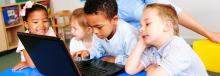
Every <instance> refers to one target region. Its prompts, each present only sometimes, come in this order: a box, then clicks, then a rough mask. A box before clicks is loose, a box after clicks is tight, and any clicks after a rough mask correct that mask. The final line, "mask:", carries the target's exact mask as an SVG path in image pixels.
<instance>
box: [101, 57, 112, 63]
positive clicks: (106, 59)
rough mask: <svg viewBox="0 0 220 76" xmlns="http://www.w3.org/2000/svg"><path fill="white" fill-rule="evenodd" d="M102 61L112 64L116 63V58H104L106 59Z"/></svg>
mask: <svg viewBox="0 0 220 76" xmlns="http://www.w3.org/2000/svg"><path fill="white" fill-rule="evenodd" d="M102 60H103V61H107V62H111V63H115V57H114V56H110V57H104V58H102Z"/></svg>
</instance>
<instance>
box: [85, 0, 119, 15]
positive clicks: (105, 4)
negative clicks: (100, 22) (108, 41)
mask: <svg viewBox="0 0 220 76" xmlns="http://www.w3.org/2000/svg"><path fill="white" fill-rule="evenodd" d="M84 11H85V14H98V13H99V12H103V13H104V15H105V16H106V17H107V18H108V19H112V18H113V17H114V16H115V15H117V13H118V5H117V3H116V0H86V3H85V6H84Z"/></svg>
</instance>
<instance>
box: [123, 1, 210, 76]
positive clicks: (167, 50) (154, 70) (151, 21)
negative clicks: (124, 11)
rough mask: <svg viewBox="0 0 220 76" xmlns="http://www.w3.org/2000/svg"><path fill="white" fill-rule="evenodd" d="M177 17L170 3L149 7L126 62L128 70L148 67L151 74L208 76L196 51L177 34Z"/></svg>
mask: <svg viewBox="0 0 220 76" xmlns="http://www.w3.org/2000/svg"><path fill="white" fill-rule="evenodd" d="M177 19H178V18H177V14H176V11H175V10H174V8H173V7H172V6H170V5H165V4H149V5H147V6H146V8H145V9H144V13H143V16H142V18H141V25H142V27H141V29H140V32H141V34H140V38H139V41H138V43H137V45H136V47H135V49H134V50H133V51H132V53H131V55H130V56H129V58H128V60H127V62H126V65H125V70H126V72H127V73H129V74H135V73H138V72H140V71H142V70H144V69H145V68H146V71H147V76H208V74H207V72H206V70H205V67H204V65H203V63H202V61H201V60H200V59H199V57H198V56H197V55H196V53H195V52H194V51H193V50H192V48H191V47H190V46H189V45H188V44H187V43H186V42H185V41H184V39H183V38H181V37H178V36H177V34H178V27H177V23H178V20H177Z"/></svg>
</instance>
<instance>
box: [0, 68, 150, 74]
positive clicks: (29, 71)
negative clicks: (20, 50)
mask: <svg viewBox="0 0 220 76" xmlns="http://www.w3.org/2000/svg"><path fill="white" fill-rule="evenodd" d="M0 76H43V75H42V74H40V73H39V71H38V70H37V69H33V68H25V69H23V70H19V71H12V69H11V68H8V69H6V70H5V71H2V72H0ZM117 76H130V75H129V74H127V73H125V72H124V73H120V74H118V75H117ZM134 76H146V72H144V71H142V72H140V73H138V74H135V75H134Z"/></svg>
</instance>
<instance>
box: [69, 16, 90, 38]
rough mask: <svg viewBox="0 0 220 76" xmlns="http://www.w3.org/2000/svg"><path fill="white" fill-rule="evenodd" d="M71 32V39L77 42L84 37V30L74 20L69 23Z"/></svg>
mask: <svg viewBox="0 0 220 76" xmlns="http://www.w3.org/2000/svg"><path fill="white" fill-rule="evenodd" d="M71 27H72V29H71V32H72V34H73V37H75V38H76V39H77V40H82V39H83V38H84V37H85V32H86V31H84V30H85V29H83V28H82V27H80V25H79V24H78V22H77V21H76V20H72V21H71Z"/></svg>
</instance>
